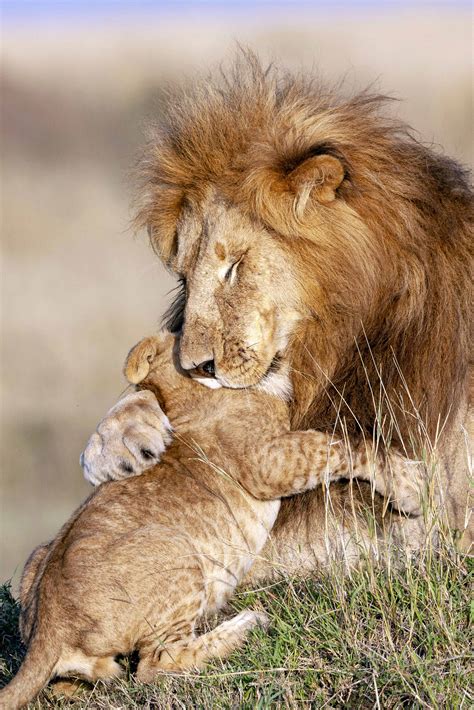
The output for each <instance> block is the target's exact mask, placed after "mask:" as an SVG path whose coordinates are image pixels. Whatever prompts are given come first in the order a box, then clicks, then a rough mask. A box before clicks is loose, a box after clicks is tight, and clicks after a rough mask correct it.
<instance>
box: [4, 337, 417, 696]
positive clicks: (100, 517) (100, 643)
mask: <svg viewBox="0 0 474 710" xmlns="http://www.w3.org/2000/svg"><path fill="white" fill-rule="evenodd" d="M175 345H176V341H175V338H174V337H173V336H171V335H170V334H165V333H163V334H161V335H160V336H159V337H151V338H146V339H144V340H143V341H141V342H140V343H139V344H138V345H137V346H135V348H133V350H132V351H131V352H130V354H129V356H128V359H127V363H126V368H125V372H126V376H127V378H128V379H129V381H131V382H133V383H139V386H140V387H142V388H146V389H147V390H149V391H152V392H153V393H154V394H155V396H156V397H157V398H158V400H159V402H160V403H161V405H162V406H163V408H164V409H165V410H166V411H167V412H168V414H169V416H170V418H171V422H172V424H173V428H174V431H175V437H174V441H173V443H172V444H171V446H170V447H169V449H168V450H167V452H166V454H165V455H164V456H163V458H162V461H161V462H160V464H158V466H156V467H155V468H153V469H152V470H151V471H150V472H149V473H147V474H144V475H143V476H136V477H134V478H129V479H128V480H126V481H114V482H110V483H106V484H104V485H103V486H101V487H99V488H98V489H96V492H95V493H94V494H92V496H91V497H90V498H89V499H88V500H87V501H86V502H85V503H84V504H83V505H82V506H81V508H79V510H78V511H77V512H76V513H75V514H74V515H73V516H72V518H71V519H70V520H69V522H67V523H66V525H65V526H64V527H63V528H62V530H61V531H60V533H59V534H58V536H57V537H56V539H55V540H53V542H51V543H49V544H48V545H42V546H41V547H39V548H37V549H36V550H35V551H34V552H33V554H32V555H31V557H30V559H29V560H28V562H27V564H26V567H25V570H24V573H23V577H22V581H21V588H20V601H21V608H22V611H21V619H20V628H21V634H22V638H23V640H24V641H25V643H26V644H27V645H28V652H27V655H26V658H25V660H24V662H23V665H22V667H21V669H20V671H19V673H18V675H17V676H16V677H15V679H14V680H13V681H12V683H11V684H10V685H9V686H8V687H7V688H6V689H5V690H4V691H2V692H0V705H1V707H8V708H9V709H10V710H12V708H16V707H21V706H22V705H23V704H25V703H26V702H28V701H29V700H30V699H31V698H32V697H33V696H34V694H36V693H37V692H38V691H39V690H40V689H41V687H42V686H43V685H44V684H45V683H46V682H47V681H48V680H49V679H50V678H52V677H54V676H56V675H59V676H61V675H68V674H71V673H72V674H73V675H80V676H82V677H84V678H86V679H88V680H96V679H98V678H105V679H106V678H110V677H114V676H118V675H120V673H121V667H120V666H119V665H118V664H117V662H116V658H115V657H116V656H117V655H119V654H127V653H130V652H131V651H133V650H135V649H137V650H139V653H140V662H139V665H138V670H137V676H138V678H139V679H140V680H142V681H152V680H153V678H154V676H156V675H157V674H158V673H159V672H160V670H161V671H162V670H166V669H168V670H170V669H171V670H182V669H186V668H192V667H201V666H202V665H203V664H204V663H205V662H206V660H207V659H209V658H211V657H213V656H219V657H223V656H225V655H227V654H228V653H229V652H230V651H231V650H233V649H234V648H236V647H237V646H238V645H240V644H241V643H242V642H243V640H244V638H245V635H246V633H247V632H248V630H249V629H250V628H252V626H255V624H256V623H259V622H262V621H264V617H263V615H262V614H258V613H255V612H251V611H245V612H242V613H241V614H239V615H238V616H237V617H235V618H234V619H231V620H229V621H226V622H224V623H223V624H221V625H220V626H218V627H217V628H216V629H214V630H213V631H210V632H209V633H207V634H205V635H204V636H200V637H196V636H195V626H196V622H197V620H198V619H199V618H200V616H202V614H203V613H205V612H206V611H213V610H217V609H220V608H221V607H222V606H223V605H224V603H225V602H226V600H227V599H228V598H229V597H230V596H231V594H232V592H233V590H234V588H235V586H236V585H237V584H238V583H239V581H240V580H241V579H242V577H243V576H244V574H245V573H246V572H247V571H248V569H249V568H250V567H251V565H252V563H253V561H254V559H255V557H256V556H258V555H259V553H260V551H261V549H262V547H263V545H264V543H265V541H266V539H267V537H268V534H269V532H270V530H271V527H272V525H273V523H274V521H275V519H276V517H277V514H278V510H279V508H280V501H279V500H278V499H279V496H280V495H281V494H282V492H283V493H284V494H287V493H291V494H296V493H300V492H302V491H305V490H308V489H311V488H314V487H315V486H318V485H320V484H321V483H322V482H323V481H325V480H328V481H329V480H336V479H337V478H340V477H341V476H351V475H354V476H355V475H358V476H362V477H364V476H365V477H366V478H370V476H371V472H372V467H371V465H370V461H369V458H370V457H369V456H368V455H367V453H368V452H367V453H365V454H364V455H363V456H361V457H359V458H358V459H356V460H354V461H353V465H352V467H351V468H350V469H349V466H348V463H347V460H348V459H347V455H346V451H345V449H344V446H343V445H342V443H341V442H340V441H339V442H337V441H332V440H331V437H330V436H329V435H327V434H323V433H316V432H290V419H289V408H288V404H287V403H286V402H285V401H284V400H283V399H281V398H279V397H275V396H274V395H271V394H268V393H266V392H265V391H264V389H263V388H262V387H259V386H258V387H256V388H253V389H250V390H243V389H240V390H237V391H233V390H232V389H225V388H223V389H216V390H214V391H209V390H207V389H205V388H204V387H202V386H200V385H199V384H198V383H196V382H194V381H193V379H192V378H190V377H189V375H188V374H187V373H186V372H184V371H183V370H182V369H181V367H180V366H179V365H178V364H177V361H176V352H175V351H176V347H175ZM390 480H392V479H390ZM399 483H400V485H401V487H402V488H403V487H404V486H405V481H404V479H403V475H402V476H401V477H400V478H399ZM380 485H381V488H380V489H379V490H380V491H381V493H382V494H384V495H390V493H391V491H390V490H388V489H387V488H386V487H385V486H384V481H383V480H382V481H381V482H380ZM265 501H267V502H265Z"/></svg>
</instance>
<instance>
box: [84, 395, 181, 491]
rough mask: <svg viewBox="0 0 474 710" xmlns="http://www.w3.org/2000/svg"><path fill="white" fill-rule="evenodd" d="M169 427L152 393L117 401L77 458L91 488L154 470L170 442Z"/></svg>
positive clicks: (129, 396) (166, 418) (130, 396)
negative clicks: (150, 469) (105, 482)
mask: <svg viewBox="0 0 474 710" xmlns="http://www.w3.org/2000/svg"><path fill="white" fill-rule="evenodd" d="M171 431H172V430H171V425H170V423H169V420H168V417H167V416H166V415H165V414H164V412H163V411H162V410H161V408H160V406H159V404H158V402H157V401H156V398H155V396H154V395H153V394H152V392H148V391H147V390H143V391H141V392H134V393H133V394H130V395H128V396H127V397H124V398H123V399H121V400H120V401H119V402H118V403H117V404H116V405H115V406H114V407H112V409H110V410H109V412H108V413H107V415H106V417H105V418H104V419H103V420H102V421H101V422H100V424H99V426H98V427H97V429H96V431H95V432H94V433H93V434H92V436H91V438H90V439H89V441H88V443H87V446H86V448H85V449H84V451H83V453H82V454H81V457H80V464H81V466H82V468H83V470H84V477H85V479H86V480H87V481H89V483H92V485H93V486H97V485H99V484H100V483H104V481H109V480H118V479H121V478H128V477H129V476H137V475H139V474H141V473H143V472H144V471H146V470H147V469H149V468H151V467H152V466H154V465H155V464H156V463H158V461H159V460H160V457H161V454H162V453H163V452H164V451H165V449H166V447H167V446H168V444H169V443H170V442H171V438H172V437H171Z"/></svg>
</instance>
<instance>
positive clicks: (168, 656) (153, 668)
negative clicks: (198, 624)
mask: <svg viewBox="0 0 474 710" xmlns="http://www.w3.org/2000/svg"><path fill="white" fill-rule="evenodd" d="M267 625H268V619H267V617H266V615H265V614H262V613H259V612H256V611H250V610H246V611H242V612H241V613H240V614H237V616H234V618H233V619H229V620H228V621H224V622H223V623H222V624H219V626H217V627H216V628H215V629H213V630H212V631H209V632H208V633H206V634H203V635H202V636H198V637H197V638H196V637H193V636H190V637H189V638H184V639H182V640H180V641H175V642H173V643H172V644H170V645H167V646H166V645H165V646H164V647H158V648H155V649H154V651H153V652H151V653H150V654H147V655H144V656H143V657H140V663H139V664H138V669H137V679H138V680H140V681H141V682H142V683H151V682H153V680H154V679H155V677H156V676H157V675H158V674H159V673H160V672H163V671H186V670H191V669H196V668H203V666H205V665H206V663H207V662H208V661H209V660H211V659H212V658H226V657H227V656H228V655H229V654H231V653H232V651H235V650H236V649H237V648H240V647H241V646H242V644H243V643H244V641H245V639H246V637H247V634H248V633H249V631H250V630H251V629H253V628H255V627H256V626H263V627H266V626H267Z"/></svg>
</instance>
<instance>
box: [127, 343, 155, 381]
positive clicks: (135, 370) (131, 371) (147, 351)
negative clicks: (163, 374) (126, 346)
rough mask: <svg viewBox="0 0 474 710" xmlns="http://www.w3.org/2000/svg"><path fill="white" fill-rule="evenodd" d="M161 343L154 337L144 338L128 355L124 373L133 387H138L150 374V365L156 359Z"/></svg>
mask: <svg viewBox="0 0 474 710" xmlns="http://www.w3.org/2000/svg"><path fill="white" fill-rule="evenodd" d="M159 345H160V341H159V340H158V338H156V337H154V336H152V337H151V338H144V339H143V340H140V342H139V343H138V344H137V345H135V346H134V347H133V348H132V349H131V350H130V352H129V353H128V355H127V359H126V360H125V365H124V368H123V372H124V375H125V377H126V378H127V380H128V381H129V382H130V383H131V384H132V385H138V383H139V382H142V380H144V379H145V377H146V376H147V375H148V373H149V372H150V365H151V363H152V362H153V360H154V359H155V357H156V355H157V353H158V349H159Z"/></svg>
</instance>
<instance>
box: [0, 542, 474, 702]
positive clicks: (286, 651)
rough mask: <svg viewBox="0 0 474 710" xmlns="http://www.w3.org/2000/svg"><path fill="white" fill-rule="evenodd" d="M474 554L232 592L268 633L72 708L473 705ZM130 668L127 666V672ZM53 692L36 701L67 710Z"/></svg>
mask: <svg viewBox="0 0 474 710" xmlns="http://www.w3.org/2000/svg"><path fill="white" fill-rule="evenodd" d="M473 572H474V563H473V560H472V559H471V560H469V559H465V558H461V557H460V556H459V555H457V554H455V553H454V552H450V551H445V552H444V553H442V554H437V555H436V556H427V557H426V559H424V560H423V561H417V562H416V563H415V562H411V563H409V564H408V565H407V566H405V567H404V568H403V569H395V568H392V569H377V568H375V567H374V566H373V565H368V566H367V567H366V568H365V569H363V570H358V571H356V572H354V573H352V574H351V575H350V576H343V575H341V574H339V573H336V572H333V573H329V574H327V575H325V576H322V577H321V578H315V579H312V580H307V581H303V582H300V581H295V580H285V581H282V582H278V583H276V584H273V585H270V586H268V587H267V588H265V589H261V590H257V591H250V592H246V591H242V592H240V593H239V594H238V595H237V596H236V597H235V599H234V600H233V602H232V605H231V607H230V609H229V610H228V611H229V614H232V613H233V612H235V611H237V610H240V609H243V608H245V607H252V608H254V609H255V608H257V609H258V608H260V609H263V610H265V611H266V612H267V614H268V615H269V616H270V618H271V626H270V629H269V630H268V631H263V630H257V631H255V632H253V633H252V635H251V636H250V638H249V641H248V643H247V644H246V646H245V647H244V648H243V649H242V651H240V652H237V653H234V654H233V655H232V656H231V657H230V658H229V659H228V660H227V661H225V662H220V663H214V665H212V666H210V667H209V668H208V669H207V670H206V671H205V672H202V673H200V674H198V673H196V674H187V675H185V676H177V675H170V674H167V675H163V676H162V677H160V678H159V679H158V681H157V682H156V684H154V685H152V686H151V685H140V684H137V683H135V682H134V680H133V674H132V673H131V670H133V659H132V660H131V662H130V663H128V662H127V675H126V679H125V680H121V681H117V682H114V683H112V684H110V685H105V684H103V683H97V684H96V685H95V687H94V688H92V689H85V690H84V691H83V692H82V693H81V695H80V696H78V697H77V699H75V700H74V707H77V708H112V707H113V708H154V709H160V710H161V708H189V707H198V708H268V707H272V708H278V707H285V708H286V707H289V708H299V707H306V706H312V707H323V706H324V707H332V708H334V707H350V708H373V707H375V708H398V707H410V708H433V707H434V708H437V707H443V708H462V707H466V708H467V707H472V705H473V703H474V690H473V675H472V652H471V649H472V641H473V638H472V630H471V629H472V628H473V626H472V622H473V621H474V618H473V617H474V607H473V602H472V589H473V586H472V581H473ZM0 600H1V611H0V638H1V656H0V676H1V682H2V684H3V683H5V682H7V681H8V680H9V678H10V677H11V676H12V674H13V673H14V672H15V671H16V669H17V668H18V665H19V663H20V661H21V658H22V656H23V654H24V648H23V647H22V644H21V641H20V638H19V635H18V614H19V608H18V604H17V602H16V601H15V599H14V598H13V596H12V595H11V592H10V588H9V586H8V585H4V586H3V587H2V588H1V596H0ZM130 667H131V668H130ZM68 705H70V701H68V700H61V699H59V698H58V697H57V696H55V695H53V692H52V690H51V688H49V689H47V690H45V691H44V692H43V693H42V694H41V696H40V697H39V698H38V699H37V700H36V702H35V704H34V707H45V708H48V707H56V708H57V707H66V706H68Z"/></svg>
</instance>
